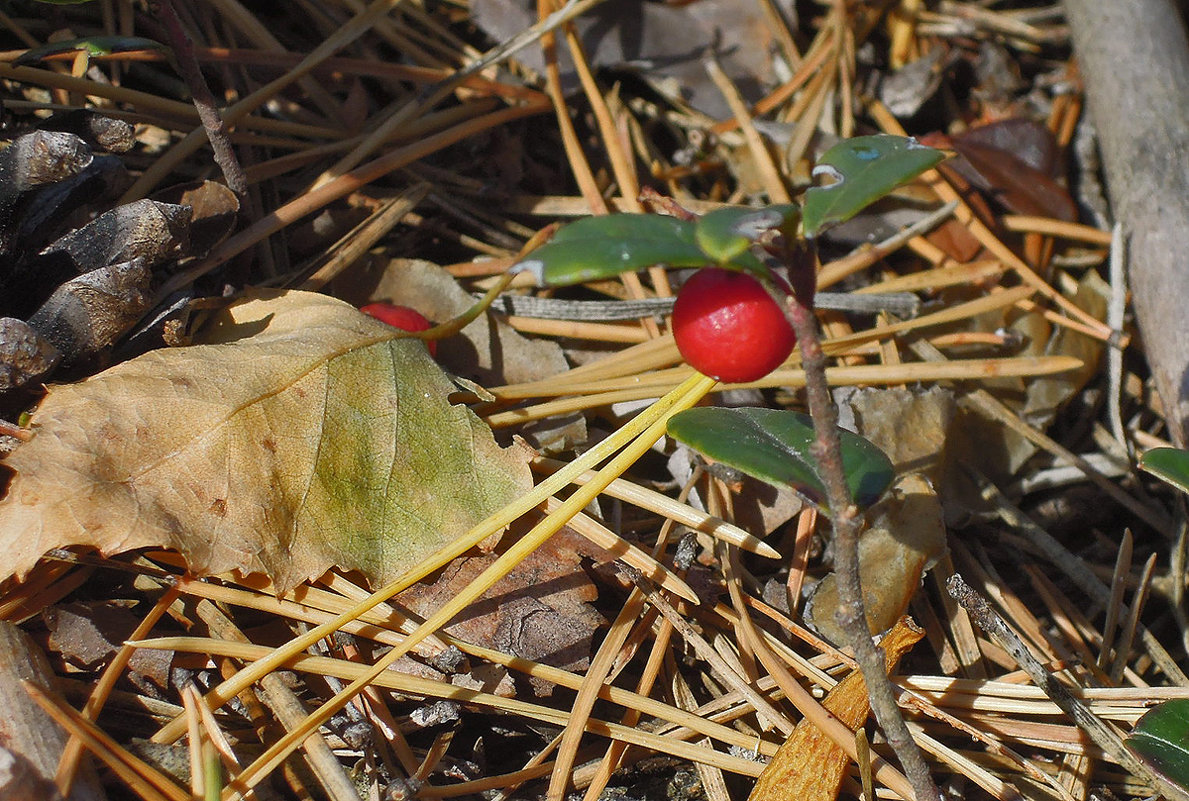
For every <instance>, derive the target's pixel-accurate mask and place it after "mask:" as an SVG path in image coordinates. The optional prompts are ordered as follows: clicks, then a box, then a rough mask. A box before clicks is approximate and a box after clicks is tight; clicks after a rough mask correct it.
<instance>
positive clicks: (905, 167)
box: [803, 134, 945, 237]
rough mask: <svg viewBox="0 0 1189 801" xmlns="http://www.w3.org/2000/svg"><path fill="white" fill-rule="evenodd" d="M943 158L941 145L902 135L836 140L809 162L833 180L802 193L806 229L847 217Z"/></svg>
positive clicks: (815, 171)
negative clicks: (937, 147) (936, 147)
mask: <svg viewBox="0 0 1189 801" xmlns="http://www.w3.org/2000/svg"><path fill="white" fill-rule="evenodd" d="M943 158H945V154H944V153H942V152H941V151H940V150H934V149H933V148H931V147H925V146H924V145H922V144H919V143H918V142H917V141H916V140H915V139H906V138H905V137H902V136H889V135H887V134H880V135H878V136H858V137H855V138H854V139H846V140H843V141H842V142H839V143H838V144H836V145H834V147H832V148H830V149H829V150H827V151H826V152H825V153H824V154H823V155H822V157H821V159H819V160H818V163H817V166H816V167H814V168H813V174H814V175H815V176H816V175H819V174H825V175H829V176H831V177H833V178H834V179H835V183H833V184H830V185H829V186H815V187H813V188H812V189H810V190H809V191H807V192H806V193H805V205H804V210H803V214H804V219H805V235H806V236H808V237H814V236H817V235H818V233H820V232H821V230H822V229H823V228H824V227H826V226H828V225H831V224H833V223H840V222H845V221H846V220H849V219H850V218H851V217H853V216H855V215H856V214H858V213H859V212H860V211H862V210H863V208H864V207H866V206H868V205H869V204H871V203H873V202H875V201H876V200H879V199H880V198H881V197H883V196H884V195H886V194H888V193H889V192H891V191H892V190H893V189H895V188H896V187H897V186H899V185H900V184H902V183H905V182H907V181H910V180H912V179H913V178H915V177H916V176H918V175H920V174H921V173H923V172H924V171H925V170H927V169H929V168H930V167H933V166H935V165H936V164H937V163H938V162H939V161H941V160H942V159H943Z"/></svg>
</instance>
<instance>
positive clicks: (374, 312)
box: [359, 303, 438, 356]
mask: <svg viewBox="0 0 1189 801" xmlns="http://www.w3.org/2000/svg"><path fill="white" fill-rule="evenodd" d="M359 310H360V311H361V312H363V313H364V314H366V315H368V316H370V317H375V318H376V319H377V320H379V321H380V322H384V323H388V324H389V325H390V326H392V327H393V328H399V329H400V330H401V331H425V330H426V329H428V328H433V323H431V322H430V321H429V320H427V319H425V315H423V314H422V313H421V312H419V311H417V310H416V309H414V308H411V307H409V306H396V305H394V304H392V303H369V304H367V305H366V306H362V307H360V309H359ZM424 342H425V345H426V347H428V348H429V355H430V356H437V355H438V343H437V342H436V341H434V340H432V339H427V340H424Z"/></svg>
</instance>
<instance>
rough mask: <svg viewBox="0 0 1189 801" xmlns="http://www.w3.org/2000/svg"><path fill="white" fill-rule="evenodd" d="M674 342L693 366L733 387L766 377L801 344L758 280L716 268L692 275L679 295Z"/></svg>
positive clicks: (674, 308) (674, 319)
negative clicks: (798, 343) (733, 384)
mask: <svg viewBox="0 0 1189 801" xmlns="http://www.w3.org/2000/svg"><path fill="white" fill-rule="evenodd" d="M673 338H674V339H675V340H676V341H677V349H678V350H679V351H681V357H682V358H683V359H685V361H686V362H688V363H689V365H690V366H691V367H693V368H695V369H696V370H698V371H699V372H701V373H704V374H705V375H708V376H710V377H711V378H717V379H718V380H719V381H728V382H732V383H742V382H745V381H755V380H757V379H760V378H763V377H764V376H766V375H768V373H770V372H772V371H773V370H775V369H776V368H777V367H779V366H780V364H781V363H782V362H784V360H785V359H787V358H788V355H789V354H790V353H792V352H793V345H795V344H796V342H797V338H796V336H795V335H794V334H793V329H792V326H790V325H789V322H788V320H787V319H785V316H784V313H783V312H782V311H781V309H780V307H779V306H777V305H776V302H775V301H774V300H772V298H771V297H770V296H769V295H768V293H767V292H766V291H765V290H764V287H763V286H762V285H761V284H760V282H759V281H758V280H756V279H755V278H753V277H751V276H750V275H747V274H745V273H739V272H733V271H731V270H721V269H719V268H717V267H707V268H705V269H702V270H699V271H698V272H696V273H694V275H693V277H691V278H690V279H689V280H688V281H686V282H685V285H684V286H683V287H681V291H680V292H678V293H677V303H676V305H675V306H674V307H673Z"/></svg>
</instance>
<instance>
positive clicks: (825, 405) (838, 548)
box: [781, 242, 941, 801]
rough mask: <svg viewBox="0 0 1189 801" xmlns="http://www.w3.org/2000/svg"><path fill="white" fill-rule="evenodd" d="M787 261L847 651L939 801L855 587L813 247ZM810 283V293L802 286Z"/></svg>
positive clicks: (853, 537)
mask: <svg viewBox="0 0 1189 801" xmlns="http://www.w3.org/2000/svg"><path fill="white" fill-rule="evenodd" d="M783 250H784V253H782V254H781V255H782V256H783V257H784V260H785V262H786V263H787V264H788V265H789V267H790V283H791V284H792V286H793V292H792V294H790V295H787V296H786V299H785V301H784V310H785V316H786V317H787V318H788V321H789V324H790V325H792V327H793V332H794V333H795V334H796V335H797V342H798V347H800V348H801V366H802V367H803V368H804V370H805V394H806V398H807V400H808V401H809V415H810V417H812V418H813V428H814V433H815V434H816V439H815V441H814V443H813V447H812V453H813V456H814V459H815V460H816V461H817V464H818V470H819V474H820V476H821V479H822V482H823V483H824V484H825V487H826V501H827V503H828V504H829V507H830V508H829V513H830V519H831V521H832V523H833V526H834V572H835V574H836V575H837V577H838V611H837V612H836V617H837V621H838V625H839V626H840V627H841V629H842V631H843V632H844V634H845V635H846V638H847V641H848V642H847V643H846V644H847V645H849V646H850V647H851V649H852V650H853V651H854V653H855V661H856V662H858V664H859V669H860V670H861V671H862V672H863V679H864V681H866V683H867V692H868V695H870V697H871V709H872V711H874V712H875V719H876V720H877V721H878V722H879V725H880V728H882V729H883V732H884V735H885V736H886V737H887V739H888V745H890V746H891V747H892V750H893V751H894V752H895V753H896V757H897V758H898V759H899V760H900V764H901V766H902V767H903V768H904V774H905V776H907V778H908V780H909V782H911V783H912V788H913V793H914V794H915V795H916V798H917V801H941V794H940V793H939V792H938V790H937V785H936V784H934V783H933V778H932V776H930V775H929V766H928V765H927V764H926V763H925V758H924V756H922V754H921V750H920V748H918V747H917V744H916V741H914V740H913V739H912V735H911V734H910V733H909V731H908V726H907V725H905V723H904V717H903V716H902V715H901V714H900V707H899V706H898V705H897V704H896V695H895V691H894V690H893V688H892V682H891V679H889V678H888V674H887V673H886V672H885V671H884V655H883V652H882V650H881V649H880V648H878V647H876V645H875V642H874V641H873V640H872V639H871V632H870V630H869V629H868V627H867V614H866V612H865V611H864V608H863V589H862V585H861V584H860V581H859V534H861V533H862V530H863V520H862V517H861V515H860V514H859V509H858V507H856V506H855V504H854V501H853V500H852V498H851V494H850V489H849V487H848V486H847V484H846V473H845V471H844V470H843V466H842V443H841V439H840V437H839V436H838V410H837V409H836V408H835V406H834V401H833V399H832V398H831V397H830V387H829V385H828V384H827V383H826V354H825V352H824V351H823V350H822V343H821V338H820V337H819V336H818V333H817V321H816V320H815V319H814V316H813V291H812V284H810V283H809V282H811V281H813V277H814V275H815V270H814V267H815V266H816V265H815V263H816V261H817V259H816V248H815V247H814V246H813V245H812V243H810V244H806V245H797V244H795V245H791V246H790V245H789V244H788V243H787V242H786V243H784V247H783ZM807 284H808V286H806V285H807Z"/></svg>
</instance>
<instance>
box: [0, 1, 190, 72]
mask: <svg viewBox="0 0 1189 801" xmlns="http://www.w3.org/2000/svg"><path fill="white" fill-rule="evenodd" d="M42 2H45V0H42ZM168 49H169V48H167V47H166V46H165V45H163V44H161V43H160V42H157V41H154V40H153V39H146V38H144V37H143V36H87V37H84V38H82V39H66V40H64V41H61V42H51V43H50V44H46V45H42V46H41V47H33V48H30V49H29V50H26V51H25V52H24V53H21V55H20V56H18V57H17V58H16V59H15V60H14V61H13V62H12V63H13V65H14V66H18V67H19V66H23V65H25V64H35V63H37V62H38V61H41V60H42V59H44V58H48V57H49V56H56V55H59V54H61V53H73V52H77V51H79V50H84V51H86V52H87V53H88V54H90V55H92V56H106V55H109V54H110V53H126V52H130V51H134V50H168Z"/></svg>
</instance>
